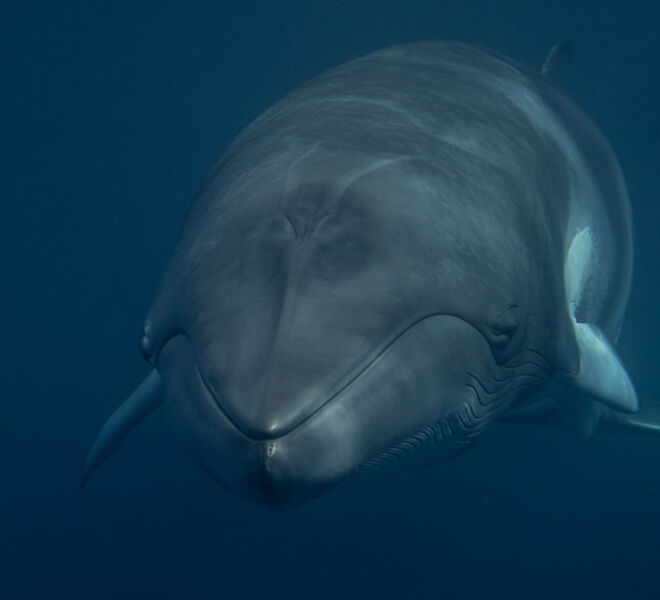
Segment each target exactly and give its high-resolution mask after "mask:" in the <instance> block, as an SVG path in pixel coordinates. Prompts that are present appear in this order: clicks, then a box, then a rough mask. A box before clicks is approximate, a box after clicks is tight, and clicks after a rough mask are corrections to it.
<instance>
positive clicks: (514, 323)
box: [488, 305, 520, 353]
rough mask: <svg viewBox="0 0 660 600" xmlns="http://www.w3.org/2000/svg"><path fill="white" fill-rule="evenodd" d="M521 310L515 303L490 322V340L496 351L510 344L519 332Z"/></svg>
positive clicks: (498, 351) (499, 351)
mask: <svg viewBox="0 0 660 600" xmlns="http://www.w3.org/2000/svg"><path fill="white" fill-rule="evenodd" d="M519 316H520V310H519V308H518V307H517V306H515V305H513V306H510V307H509V308H507V309H506V310H504V311H502V312H501V313H499V314H498V315H497V316H496V317H495V318H494V319H493V321H492V322H491V324H490V331H489V336H488V338H489V340H488V341H489V342H490V344H491V346H492V348H493V350H494V351H495V352H496V353H501V352H504V350H506V348H507V347H508V346H509V344H510V343H511V341H512V340H513V338H514V337H515V335H516V333H517V332H518V325H519Z"/></svg>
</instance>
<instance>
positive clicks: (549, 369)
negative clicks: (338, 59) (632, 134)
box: [82, 42, 660, 509]
mask: <svg viewBox="0 0 660 600" xmlns="http://www.w3.org/2000/svg"><path fill="white" fill-rule="evenodd" d="M565 57H566V53H565V52H560V51H557V50H555V52H553V53H551V55H550V56H549V58H548V60H547V61H546V63H545V65H544V67H543V69H542V71H541V72H536V71H534V70H532V69H530V68H527V67H525V66H523V65H520V64H517V63H516V62H514V61H512V60H509V59H508V58H505V57H503V56H500V55H498V54H495V53H492V52H489V51H486V50H484V49H481V48H478V47H473V46H468V45H463V44H459V43H435V42H434V43H416V44H410V45H402V46H397V47H393V48H389V49H385V50H382V51H379V52H375V53H372V54H369V55H367V56H365V57H363V58H359V59H357V60H353V61H351V62H349V63H347V64H345V65H342V66H340V67H338V68H335V69H334V70H331V71H329V72H327V73H324V74H322V75H320V76H318V77H316V78H315V79H313V80H311V81H310V82H308V83H307V84H305V85H303V86H302V87H300V88H299V89H297V90H295V91H293V92H292V93H291V94H289V95H288V96H286V97H285V98H284V99H282V100H280V101H279V102H278V103H276V104H275V105H274V106H272V107H271V108H269V109H268V110H266V112H264V113H263V114H262V115H261V116H259V117H258V118H257V119H256V120H255V121H254V122H252V123H251V124H250V125H249V126H248V127H247V128H246V129H245V130H244V131H243V132H242V133H241V134H240V135H239V136H238V137H237V138H236V140H235V141H234V142H233V143H232V144H231V145H230V146H229V148H228V149H227V151H226V153H225V154H224V156H223V157H222V158H221V159H220V161H219V162H218V163H217V165H216V166H215V167H214V168H213V169H212V171H211V173H210V175H209V176H208V179H207V180H206V182H205V184H204V185H203V187H202V189H201V192H200V193H199V195H198V197H197V198H196V199H195V201H194V202H193V204H192V206H191V208H190V210H189V213H188V215H187V217H186V219H185V223H184V225H183V228H182V231H181V235H180V238H179V240H178V243H177V245H176V248H175V251H174V255H173V258H172V260H171V263H170V265H169V267H168V269H167V271H166V273H165V275H164V277H163V280H162V283H161V285H160V288H159V290H158V292H157V295H156V298H155V300H154V302H153V305H152V307H151V309H150V310H149V312H148V314H147V317H146V320H145V323H144V330H143V332H142V335H141V339H140V344H139V345H140V350H141V352H142V354H143V355H144V357H145V358H146V360H147V361H148V362H149V363H150V365H151V367H152V370H151V372H150V374H149V375H148V376H147V378H146V379H145V381H144V382H143V383H142V384H141V385H140V386H139V387H138V388H137V390H136V391H135V392H134V393H133V394H132V395H131V396H130V397H129V398H128V400H126V401H125V402H124V403H123V404H122V405H121V406H120V407H119V408H118V409H117V411H116V412H115V413H114V414H113V415H112V416H111V417H110V419H109V420H108V421H107V423H106V424H105V425H104V426H103V428H102V430H101V432H100V434H99V436H98V437H97V439H96V441H95V442H94V444H93V446H92V449H91V451H90V453H89V456H88V458H87V461H86V463H85V466H84V470H83V476H82V484H84V483H85V481H86V480H87V479H88V477H89V476H90V474H91V473H92V472H93V471H94V470H95V469H96V468H97V467H98V466H99V464H100V463H101V462H102V461H103V460H104V459H106V458H107V457H108V456H109V455H110V454H111V453H112V452H113V450H114V449H115V448H116V447H117V446H118V444H119V443H120V442H121V441H122V440H123V439H124V438H125V437H126V435H127V434H128V433H129V432H130V431H131V430H132V429H133V428H134V427H135V426H136V425H137V424H138V423H139V422H140V421H141V420H142V419H143V418H144V417H145V416H146V415H148V414H149V413H151V412H152V411H153V410H154V409H156V408H157V407H161V409H162V410H164V412H165V414H166V415H167V418H168V422H169V424H170V425H171V430H172V432H173V434H174V436H175V437H176V438H177V440H178V441H179V442H180V444H181V445H182V446H183V448H184V449H185V450H186V452H187V453H188V454H189V455H190V456H191V457H192V458H193V459H194V460H195V461H196V462H197V463H198V464H199V465H200V466H201V468H202V469H203V470H204V471H206V472H207V473H208V474H209V475H210V476H211V477H213V478H214V479H215V480H216V481H217V482H219V483H220V484H221V485H222V486H224V487H225V488H226V489H227V490H230V491H232V492H234V493H236V494H238V495H240V496H242V497H244V498H247V499H249V500H251V501H254V502H257V503H261V504H264V505H266V506H268V507H271V508H276V509H287V508H291V507H294V506H296V505H299V504H300V503H302V502H304V501H306V500H308V499H310V498H312V497H314V496H317V495H319V494H321V493H323V492H325V491H326V490H329V489H330V488H332V487H333V486H335V485H337V484H338V483H340V482H342V481H343V480H345V479H347V478H348V477H350V476H354V475H356V474H358V473H361V472H364V471H370V470H374V469H378V468H379V467H384V466H387V465H399V466H402V467H409V466H413V465H422V464H429V463H435V462H437V461H440V460H445V459H448V458H450V457H452V456H454V455H456V454H457V453H460V452H462V451H464V450H466V449H467V448H468V447H470V446H471V445H472V444H473V443H474V442H475V441H476V440H477V439H479V437H480V436H481V435H482V434H483V433H484V432H485V431H486V430H487V429H488V428H489V427H491V426H493V425H495V424H496V423H498V422H500V421H503V420H506V421H510V422H516V423H522V424H545V425H557V426H565V427H568V428H571V429H572V430H573V431H575V433H576V434H577V436H578V437H579V438H580V439H582V440H586V439H588V438H590V437H591V436H592V435H593V434H594V433H595V432H596V431H598V430H599V429H604V430H612V429H621V428H625V429H631V430H637V431H640V432H651V433H654V432H656V433H660V410H658V407H657V406H656V405H653V404H650V405H644V406H641V405H640V402H639V401H638V398H637V395H636V393H635V389H634V387H633V384H632V383H631V380H630V378H629V376H628V374H627V372H626V369H625V368H624V366H623V364H622V362H621V360H620V358H619V356H618V355H617V352H616V349H615V343H616V341H617V338H618V336H619V333H620V331H621V325H622V320H623V317H624V311H625V308H626V303H627V300H628V295H629V290H630V283H631V272H632V261H633V252H632V231H631V208H630V205H629V200H628V195H627V192H626V186H625V183H624V179H623V177H622V174H621V169H620V167H619V165H618V163H617V160H616V158H615V156H614V154H613V151H612V149H611V148H610V146H609V144H608V142H607V141H606V139H605V138H604V136H603V135H602V134H601V133H600V132H599V130H598V129H597V127H596V126H595V125H594V124H593V123H592V122H591V120H590V119H589V118H588V117H587V116H585V114H584V113H583V112H582V111H581V110H580V109H579V108H578V107H577V106H576V104H574V103H573V102H572V101H571V100H570V99H569V98H568V97H567V96H566V95H564V93H562V91H561V90H560V89H559V87H558V86H557V84H556V82H555V81H554V73H555V72H556V66H557V64H558V62H561V60H563V59H565Z"/></svg>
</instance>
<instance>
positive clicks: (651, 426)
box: [606, 402, 660, 436]
mask: <svg viewBox="0 0 660 600" xmlns="http://www.w3.org/2000/svg"><path fill="white" fill-rule="evenodd" d="M606 426H607V429H616V430H620V429H624V430H630V431H631V432H634V433H642V434H648V435H653V436H657V435H660V403H658V402H642V405H641V407H640V410H639V412H637V413H635V414H632V415H624V414H619V413H617V414H612V415H610V418H609V419H608V420H607V422H606Z"/></svg>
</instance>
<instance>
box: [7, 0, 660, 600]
mask: <svg viewBox="0 0 660 600" xmlns="http://www.w3.org/2000/svg"><path fill="white" fill-rule="evenodd" d="M24 4H25V3H17V4H15V5H12V6H4V7H3V11H2V16H1V19H0V30H1V33H0V65H1V71H0V75H1V77H2V82H1V85H2V93H1V94H0V103H1V106H2V110H1V111H0V115H1V116H0V119H2V127H1V129H0V132H1V133H0V135H1V136H2V140H3V141H2V150H3V152H2V153H3V159H2V163H1V164H2V188H1V189H2V195H1V198H2V210H1V213H0V214H1V215H2V218H1V219H0V245H1V247H0V250H1V252H0V278H1V279H0V281H2V284H1V286H2V287H1V288H0V308H1V311H0V316H1V317H2V334H1V335H0V382H1V384H0V385H1V386H2V396H1V401H0V467H1V470H0V476H1V477H2V487H1V488H0V598H11V599H13V598H49V599H50V598H67V599H68V598H71V599H77V598H83V599H87V598H94V599H97V598H98V599H101V598H237V597H240V598H269V599H275V598H282V597H286V598H289V599H292V598H338V597H342V596H343V597H347V598H360V597H361V598H395V597H401V598H409V597H416V596H421V595H425V596H428V597H431V598H483V597H489V598H494V597H495V598H530V597H535V598H577V597H600V598H657V597H659V594H660V592H658V579H657V572H658V565H660V438H656V439H653V438H637V437H633V436H629V435H620V436H608V435H602V436H600V437H598V438H596V439H595V440H593V441H592V442H591V443H589V444H588V445H586V446H579V445H578V444H577V443H576V442H575V441H574V439H573V438H572V437H571V436H570V435H569V434H568V433H567V432H561V431H552V430H543V429H529V430H523V429H516V428H512V427H504V426H502V427H499V428H495V429H493V430H492V431H491V432H489V434H488V435H486V436H485V438H484V439H483V440H482V441H481V442H480V443H479V444H478V445H477V446H476V447H475V448H473V449H472V450H471V451H469V452H468V453H467V454H465V455H463V456H462V457H460V458H458V459H456V460H455V461H453V462H451V463H448V464H446V465H442V466H439V467H437V468H434V469H430V470H424V471H417V472H413V473H409V474H406V475H402V476H397V477H393V478H389V479H385V480H382V481H376V482H373V483H371V484H370V485H368V486H362V487H361V488H358V489H349V488H346V489H342V488H339V489H338V490H336V491H335V492H333V493H330V494H328V495H326V496H324V497H321V498H319V499H317V500H315V501H313V502H311V503H309V504H307V505H305V506H303V507H301V508H300V509H298V510H296V511H294V512H290V513H283V514H279V513H273V512H270V511H268V510H266V509H263V508H260V507H258V506H253V505H251V504H248V503H246V502H245V501H243V500H241V499H239V498H237V497H234V496H232V495H230V494H228V493H226V492H225V491H224V490H223V489H221V488H220V487H219V486H217V485H215V484H214V483H213V482H212V481H211V480H210V479H208V478H207V477H206V476H205V475H204V474H202V473H201V472H200V471H199V470H198V469H197V467H195V465H194V464H192V463H191V462H190V461H189V460H188V459H187V458H186V457H185V456H184V455H183V453H182V452H181V451H180V450H179V449H178V448H177V447H176V446H175V444H174V442H173V441H172V440H171V438H170V436H169V435H168V432H167V429H166V427H165V423H164V422H163V420H162V419H161V417H160V415H158V414H156V415H154V417H153V418H151V419H150V420H148V421H147V422H145V423H144V425H143V426H142V427H140V429H138V430H137V431H136V432H135V433H134V435H133V436H132V437H131V438H130V439H129V440H128V441H127V442H126V443H125V444H124V445H123V446H122V447H121V449H120V450H119V451H118V452H117V454H116V455H115V456H114V457H113V458H112V459H111V460H109V461H108V462H107V464H106V465H104V467H103V468H102V470H101V471H100V472H99V473H97V474H96V476H95V477H94V478H93V479H92V481H91V482H90V484H89V486H88V488H86V489H85V491H84V492H83V493H81V492H80V491H79V490H78V478H79V474H80V468H81V464H82V461H83V459H84V456H85V454H86V452H87V450H88V447H89V445H90V443H91V441H92V440H93V438H94V436H95V434H96V432H97V430H98V427H99V426H100V425H101V423H102V422H103V420H104V419H105V418H106V417H107V416H108V414H109V413H110V412H111V411H112V410H113V408H114V407H115V406H116V405H117V404H118V402H119V401H120V400H121V399H123V397H125V395H126V394H127V393H128V392H130V391H131V390H132V389H133V388H134V387H135V385H136V384H137V383H138V382H139V381H140V380H141V379H142V378H143V377H144V375H145V374H146V373H147V366H146V364H145V363H144V362H143V360H142V359H141V357H140V356H139V353H138V351H137V347H136V346H137V344H136V342H137V336H138V333H139V332H140V328H141V324H142V320H143V318H144V316H145V313H146V310H147V309H148V307H149V305H150V303H151V300H152V297H153V295H154V292H155V288H156V286H157V284H158V282H159V279H160V276H161V274H162V272H163V270H164V267H165V265H166V263H167V261H168V259H169V256H170V253H171V250H172V248H173V244H174V242H175V239H176V234H177V231H178V227H179V225H180V223H181V220H182V218H183V215H184V214H185V211H186V208H187V205H188V203H189V202H190V200H191V199H192V198H193V196H194V194H195V192H196V190H197V187H198V185H199V184H200V182H201V180H202V178H203V177H204V175H205V173H206V172H207V171H208V169H209V168H210V167H211V165H212V164H213V163H214V161H215V160H216V159H217V158H218V156H219V155H220V154H221V152H222V151H223V149H224V148H225V147H226V145H227V144H228V143H229V142H230V140H231V139H232V138H233V137H234V136H235V135H236V134H237V133H238V132H239V131H240V130H241V129H242V128H243V127H244V126H245V125H246V124H247V123H248V122H249V121H250V120H251V119H253V118H254V117H255V116H256V115H257V114H259V113H260V112H261V111H262V110H264V109H265V108H266V107H268V106H269V105H270V104H271V103H272V102H274V101H275V100H277V99H278V98H280V97H281V96H282V95H284V94H285V93H286V92H287V91H288V90H290V89H291V88H292V87H294V86H295V85H297V84H300V83H302V82H303V81H305V80H306V79H308V78H309V77H311V76H313V75H314V74H316V73H318V72H320V71H322V70H324V69H326V68H328V67H331V66H334V65H337V64H339V63H341V62H344V61H346V60H348V59H351V58H354V57H357V56H359V55H361V54H363V53H365V52H368V51H370V50H375V49H378V48H381V47H385V46H389V45H393V44H396V43H401V42H408V41H416V40H424V39H441V38H448V39H455V40H461V41H467V42H476V43H480V44H483V45H485V46H489V47H491V48H493V49H496V50H498V51H500V52H503V53H505V54H508V55H510V56H512V57H514V58H516V59H518V60H520V61H523V62H527V63H529V64H531V65H540V64H541V63H542V61H543V58H544V56H545V53H546V51H547V50H548V49H549V48H550V47H551V46H552V45H553V44H554V43H555V42H557V41H558V40H560V39H562V40H568V41H570V42H572V43H573V45H574V49H575V55H576V58H575V61H574V63H573V64H572V65H571V66H570V67H569V68H568V69H567V71H566V73H565V74H564V76H563V77H562V84H563V87H564V88H565V89H566V91H567V92H568V93H569V94H570V95H571V96H572V97H573V98H575V99H576V100H577V101H578V102H579V103H580V104H581V105H582V106H583V108H585V110H586V111H587V112H588V113H589V114H590V115H591V116H592V118H593V119H594V120H595V121H596V122H597V123H598V124H599V125H600V126H601V128H602V129H603V131H604V132H605V134H606V135H607V137H608V138H609V140H610V141H611V143H612V145H613V147H614V149H615V151H616V153H617V155H618V157H619V159H620V162H621V164H622V167H623V170H624V173H625V175H626V179H627V183H628V186H629V190H630V194H631V198H632V203H633V210H634V217H635V226H636V238H635V247H636V272H635V279H634V284H633V295H632V299H631V303H630V308H629V313H628V317H627V320H626V324H625V327H624V331H623V335H622V339H621V342H620V353H621V355H622V357H623V360H624V362H625V363H626V365H627V367H628V369H629V371H630V373H631V375H632V377H633V379H634V381H635V382H636V385H637V388H638V391H639V393H640V395H641V396H643V397H651V398H656V399H657V398H658V396H659V395H660V393H659V390H658V384H657V373H658V363H659V358H660V352H659V351H658V349H657V342H656V340H657V339H659V338H660V310H658V306H659V305H660V277H659V275H658V261H659V259H660V251H659V250H660V242H659V241H658V237H657V228H658V223H659V222H660V210H659V208H658V206H659V203H658V201H659V199H660V198H659V197H660V177H659V174H660V169H658V157H659V156H660V147H659V146H660V126H659V124H660V119H659V118H658V100H657V99H658V96H659V92H660V78H659V73H660V50H659V48H660V35H659V34H658V27H657V23H658V19H659V18H660V11H659V10H658V9H657V7H656V5H655V3H652V2H650V0H649V1H647V2H638V3H636V2H632V1H629V2H621V3H615V2H602V1H601V2H587V1H579V0H578V1H577V2H575V3H573V4H572V5H571V6H569V3H563V2H562V3H560V2H556V3H554V5H551V4H550V3H533V2H529V0H525V1H523V0H521V1H512V0H502V1H501V2H485V1H484V2H478V1H475V0H472V1H471V0H462V1H461V2H451V3H450V2H437V1H436V2H431V1H424V2H423V1H407V2H403V1H393V0H387V1H385V0H380V1H366V0H350V1H349V0H341V1H329V0H321V1H318V2H306V1H287V2H273V1H269V2H257V1H252V0H249V1H243V2H241V3H233V4H230V3H227V2H225V3H222V2H210V1H198V2H190V3H188V2H173V1H161V2H137V3H134V2H90V1H85V2H74V1H71V2H66V3H56V2H45V3H43V5H40V3H39V2H32V3H30V5H29V6H25V5H24Z"/></svg>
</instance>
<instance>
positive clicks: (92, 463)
mask: <svg viewBox="0 0 660 600" xmlns="http://www.w3.org/2000/svg"><path fill="white" fill-rule="evenodd" d="M162 401H163V394H162V384H161V380H160V375H159V374H158V371H156V370H155V369H154V370H152V371H151V373H149V375H148V376H147V378H146V379H145V380H144V381H143V382H142V383H141V384H140V385H139V386H138V388H137V389H136V390H135V391H134V392H133V393H132V394H131V395H130V396H129V397H128V398H126V400H124V402H122V403H121V404H120V405H119V408H117V410H115V412H114V413H112V415H111V416H110V418H109V419H108V420H107V421H106V422H105V425H103V427H102V428H101V431H100V432H99V434H98V436H96V440H94V444H93V445H92V448H91V450H90V451H89V454H88V455H87V460H86V461H85V466H84V467H83V473H82V477H81V479H80V488H81V489H82V488H83V487H84V486H85V483H86V482H87V480H88V479H89V477H90V475H91V474H92V473H93V472H94V471H95V470H96V469H97V468H98V466H99V465H100V464H101V463H102V462H103V461H104V460H105V459H106V458H108V457H109V456H110V455H111V454H112V453H113V452H114V451H115V449H116V448H117V447H118V446H119V444H121V442H122V441H123V440H124V439H125V438H126V436H127V435H128V434H129V433H130V432H131V431H132V430H133V429H134V428H135V427H136V425H138V424H139V423H140V422H141V421H142V420H143V419H144V418H145V417H146V416H147V415H148V414H149V413H151V412H152V411H153V410H154V409H155V408H157V407H158V406H159V405H160V404H161V403H162Z"/></svg>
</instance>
